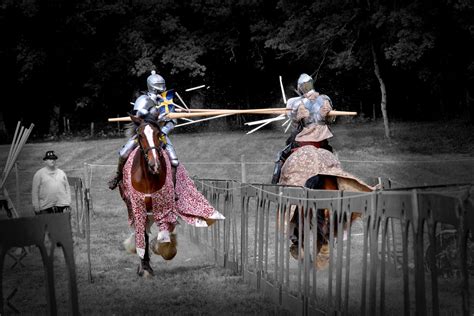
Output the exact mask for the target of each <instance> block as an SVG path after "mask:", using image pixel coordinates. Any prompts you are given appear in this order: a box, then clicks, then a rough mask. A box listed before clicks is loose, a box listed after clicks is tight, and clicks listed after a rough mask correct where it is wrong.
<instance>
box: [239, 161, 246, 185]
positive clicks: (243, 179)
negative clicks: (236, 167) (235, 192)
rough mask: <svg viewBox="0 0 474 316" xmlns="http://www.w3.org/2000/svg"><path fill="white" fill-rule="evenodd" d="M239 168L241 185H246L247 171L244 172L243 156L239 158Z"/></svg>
mask: <svg viewBox="0 0 474 316" xmlns="http://www.w3.org/2000/svg"><path fill="white" fill-rule="evenodd" d="M240 168H241V171H242V183H247V170H245V155H241V156H240Z"/></svg>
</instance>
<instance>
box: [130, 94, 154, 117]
mask: <svg viewBox="0 0 474 316" xmlns="http://www.w3.org/2000/svg"><path fill="white" fill-rule="evenodd" d="M153 106H155V102H154V101H153V99H152V98H150V97H149V96H148V95H146V94H143V95H141V96H139V97H138V98H137V100H136V101H135V104H134V106H133V111H134V112H136V113H137V114H138V115H139V116H144V115H146V114H148V112H149V111H150V109H151V108H152V107H153Z"/></svg>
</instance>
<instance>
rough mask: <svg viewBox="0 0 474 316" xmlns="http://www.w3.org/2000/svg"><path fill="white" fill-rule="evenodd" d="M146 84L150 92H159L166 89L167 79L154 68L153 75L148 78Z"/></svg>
mask: <svg viewBox="0 0 474 316" xmlns="http://www.w3.org/2000/svg"><path fill="white" fill-rule="evenodd" d="M146 84H147V86H148V91H149V92H150V93H154V94H158V93H161V92H163V91H165V90H166V83H165V79H164V78H163V77H162V76H160V75H158V74H156V71H154V70H152V72H151V75H149V76H148V78H146Z"/></svg>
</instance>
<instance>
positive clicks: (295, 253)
mask: <svg viewBox="0 0 474 316" xmlns="http://www.w3.org/2000/svg"><path fill="white" fill-rule="evenodd" d="M290 254H291V256H292V257H293V259H295V260H303V258H304V250H303V248H301V255H299V254H298V245H297V244H292V245H291V246H290Z"/></svg>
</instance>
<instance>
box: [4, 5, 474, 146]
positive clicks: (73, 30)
mask: <svg viewBox="0 0 474 316" xmlns="http://www.w3.org/2000/svg"><path fill="white" fill-rule="evenodd" d="M473 35H474V5H473V4H472V2H471V1H469V0H440V1H436V0H425V1H406V0H392V1H375V0H360V1H349V0H346V1H338V0H321V1H304V0H288V1H286V0H280V1H251V0H247V1H243V0H242V1H216V0H201V1H192V0H191V1H152V0H127V1H125V0H124V1H100V0H93V1H92V0H90V1H74V0H56V1H52V0H23V1H19V0H1V2H0V43H1V46H0V87H1V88H0V91H1V103H2V106H1V110H0V134H1V137H2V140H6V139H8V138H9V137H11V136H12V134H13V131H14V128H15V126H16V123H17V121H18V120H21V121H22V122H24V124H29V123H34V124H35V130H34V133H35V135H36V137H42V136H46V135H53V136H54V135H55V134H61V133H63V132H64V126H63V122H64V119H65V118H67V119H69V121H70V122H71V130H73V131H77V130H81V129H88V128H89V125H90V123H91V122H95V123H96V124H98V126H103V127H104V128H106V127H107V125H111V124H110V123H109V124H108V123H107V122H106V120H107V118H108V117H116V116H117V115H120V116H124V115H126V113H127V112H128V111H130V109H131V105H130V102H133V101H134V100H135V98H136V97H137V96H138V94H139V93H140V91H143V90H145V89H146V77H147V76H148V75H149V73H150V70H152V69H156V70H157V71H158V73H160V74H161V75H163V77H164V78H165V79H166V81H167V86H168V88H174V89H176V90H177V91H178V92H179V93H180V95H181V96H182V97H183V98H184V99H185V101H186V102H187V104H188V105H192V106H201V107H206V108H242V109H244V108H258V107H274V106H279V107H281V106H283V103H282V101H281V100H282V97H281V91H280V87H279V79H278V76H280V75H281V76H282V77H283V81H284V84H285V91H286V95H287V97H288V98H289V97H292V96H295V95H296V93H295V92H294V88H295V86H296V80H297V78H298V76H299V74H300V73H302V72H306V73H308V74H310V75H312V76H313V78H315V86H316V88H317V90H318V91H320V92H322V93H326V94H328V95H329V96H331V98H332V99H333V103H334V106H335V108H336V109H338V110H352V111H358V112H359V113H360V115H359V118H363V117H370V118H372V117H373V116H374V115H375V116H376V117H378V118H380V117H382V111H381V103H383V105H386V109H387V118H388V119H390V120H442V121H446V120H450V119H459V118H461V119H463V120H465V121H466V123H468V124H473V123H474V106H473V99H474V92H473V87H474V61H473V56H474V36H473ZM201 84H205V85H206V86H209V88H208V89H201V90H196V91H193V92H188V93H185V92H184V90H185V89H186V88H190V87H193V86H197V85H201ZM383 93H386V99H385V98H382V94H383ZM385 101H386V104H385V103H384V102H385ZM240 119H241V118H240ZM237 120H239V118H238V117H229V118H227V123H228V126H236V125H238V124H240V123H241V122H238V121H237ZM100 124H102V125H100Z"/></svg>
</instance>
